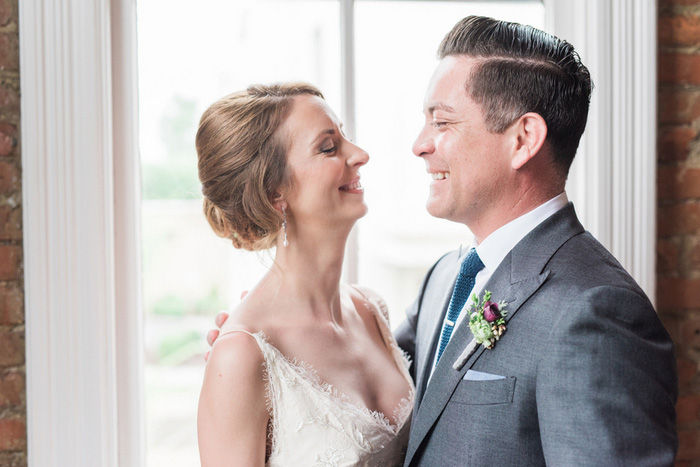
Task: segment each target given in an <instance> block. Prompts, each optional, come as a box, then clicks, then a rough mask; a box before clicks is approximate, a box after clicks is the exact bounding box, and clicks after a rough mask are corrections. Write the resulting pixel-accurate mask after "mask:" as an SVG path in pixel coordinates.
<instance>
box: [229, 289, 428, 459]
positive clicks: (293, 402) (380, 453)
mask: <svg viewBox="0 0 700 467" xmlns="http://www.w3.org/2000/svg"><path fill="white" fill-rule="evenodd" d="M368 302H369V303H368V305H369V308H370V309H371V310H373V312H374V315H375V317H376V319H377V323H378V324H379V329H380V330H381V332H382V337H383V338H384V342H385V343H386V345H387V347H388V348H389V349H390V350H391V354H392V356H393V358H394V360H395V361H396V364H397V365H398V367H399V369H400V371H401V372H402V374H403V375H404V377H405V378H406V381H407V382H408V384H409V385H410V393H409V396H408V398H406V399H403V400H402V401H401V403H400V404H399V405H398V407H396V409H395V411H394V413H393V414H392V415H393V419H394V420H396V425H394V424H392V423H391V422H390V420H389V419H388V418H387V417H386V416H385V415H384V414H382V413H379V412H374V411H371V410H369V409H367V408H366V407H360V406H358V405H356V404H354V403H353V402H351V401H350V400H348V398H347V397H345V396H344V395H343V394H341V393H340V392H338V391H336V390H335V389H334V388H333V387H332V386H331V385H329V384H324V383H323V382H322V381H320V379H319V378H318V376H317V375H316V373H315V371H314V370H313V368H311V366H310V365H307V364H305V363H304V362H299V361H293V360H290V359H288V358H287V357H285V356H284V355H282V354H281V353H280V351H279V350H277V348H275V347H274V346H273V345H272V344H270V343H269V342H268V341H267V339H266V338H265V336H264V335H263V333H262V332H258V333H255V334H251V333H249V332H247V331H242V330H231V331H229V332H244V333H246V334H249V335H251V336H252V337H254V338H255V340H256V341H257V343H258V345H259V346H260V349H261V351H262V353H263V356H264V359H265V367H266V368H265V374H266V380H267V381H266V388H267V403H268V410H269V412H270V419H271V422H270V425H269V426H268V456H267V463H266V465H268V466H270V467H277V466H285V467H289V466H292V467H306V466H329V467H331V466H332V467H341V466H377V467H380V466H381V467H391V466H401V465H402V464H403V459H404V455H405V451H406V446H407V444H408V433H409V425H410V417H411V412H412V410H413V396H414V389H413V382H412V380H411V376H410V374H409V373H408V360H407V359H406V357H405V356H404V354H403V352H402V351H401V349H399V347H398V345H397V344H396V341H395V340H394V338H393V336H392V335H391V330H390V329H389V325H388V320H387V318H386V308H385V306H384V305H383V302H377V301H374V300H371V301H370V300H368ZM227 334H228V332H227Z"/></svg>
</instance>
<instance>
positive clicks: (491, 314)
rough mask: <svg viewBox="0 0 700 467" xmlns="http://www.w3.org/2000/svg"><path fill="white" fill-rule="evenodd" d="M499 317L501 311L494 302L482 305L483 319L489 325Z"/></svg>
mask: <svg viewBox="0 0 700 467" xmlns="http://www.w3.org/2000/svg"><path fill="white" fill-rule="evenodd" d="M500 317H501V311H500V310H499V309H498V305H497V304H496V303H495V302H492V301H490V300H489V301H488V302H486V303H484V319H485V320H486V321H488V322H489V323H493V322H494V321H496V320H497V319H498V318H500Z"/></svg>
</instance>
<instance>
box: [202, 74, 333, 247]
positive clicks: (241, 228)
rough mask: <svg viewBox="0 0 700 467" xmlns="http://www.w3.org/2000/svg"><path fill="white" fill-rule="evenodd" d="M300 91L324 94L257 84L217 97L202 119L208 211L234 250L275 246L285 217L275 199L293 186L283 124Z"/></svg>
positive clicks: (288, 85)
mask: <svg viewBox="0 0 700 467" xmlns="http://www.w3.org/2000/svg"><path fill="white" fill-rule="evenodd" d="M301 94H311V95H314V96H319V97H321V98H323V94H321V91H319V90H318V89H317V88H316V87H314V86H312V85H310V84H306V83H295V82H292V83H276V84H272V85H253V86H250V87H249V88H248V89H246V90H245V91H239V92H235V93H233V94H230V95H228V96H226V97H223V98H222V99H220V100H218V101H216V102H215V103H214V104H212V105H211V107H209V108H208V109H207V110H206V111H205V112H204V114H203V115H202V118H201V120H200V122H199V129H198V130H197V138H196V147H197V154H198V157H199V163H198V170H199V180H200V182H201V183H202V194H203V195H204V215H205V216H206V218H207V220H208V221H209V224H210V225H211V227H212V229H214V232H215V233H216V234H217V235H219V236H220V237H225V238H229V239H230V240H232V242H233V246H234V247H236V248H243V249H246V250H251V251H256V250H264V249H268V248H270V247H272V246H273V245H274V244H275V241H276V239H277V234H278V233H279V231H280V229H281V227H282V216H281V214H280V213H279V212H278V211H277V210H276V209H275V208H274V205H273V202H274V197H275V195H276V193H277V191H278V190H279V189H280V188H281V187H284V186H287V185H288V184H289V173H288V170H287V158H286V150H287V144H286V140H285V138H284V137H283V135H281V134H280V132H279V128H280V126H281V125H282V123H283V122H284V120H285V119H286V117H287V116H288V115H289V112H290V110H291V107H292V103H293V98H294V96H298V95H301Z"/></svg>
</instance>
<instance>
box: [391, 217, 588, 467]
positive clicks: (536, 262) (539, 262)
mask: <svg viewBox="0 0 700 467" xmlns="http://www.w3.org/2000/svg"><path fill="white" fill-rule="evenodd" d="M583 232H584V229H583V227H582V226H581V224H580V223H579V222H578V219H576V214H575V213H574V209H573V206H572V205H571V203H569V205H567V206H566V207H565V208H563V209H561V210H560V211H559V212H557V213H556V214H554V215H553V216H551V217H550V218H549V219H547V220H546V221H544V222H543V223H542V224H541V225H540V226H538V227H537V228H536V229H534V230H533V231H532V232H530V233H529V234H528V235H527V236H526V237H525V238H524V239H523V240H522V241H521V242H520V243H519V244H518V245H516V247H515V248H513V250H512V251H511V252H510V253H509V254H508V255H507V256H506V257H505V259H504V260H503V262H501V264H500V265H499V267H498V269H497V270H496V271H494V274H493V275H492V276H491V278H490V280H489V281H488V283H487V284H486V285H485V286H484V290H490V291H491V292H492V293H493V297H494V299H496V300H505V301H507V302H508V305H507V307H506V310H507V311H508V314H507V315H506V322H509V321H510V320H511V319H512V318H513V317H514V316H515V315H516V314H517V313H518V311H519V310H521V308H522V306H523V304H525V303H526V302H527V300H528V299H529V298H530V296H532V294H534V293H535V292H536V291H537V290H538V289H539V288H540V287H541V286H542V284H544V282H545V281H546V280H547V278H548V276H549V271H548V270H546V269H545V267H546V265H547V262H549V260H550V258H551V257H552V255H553V254H554V253H555V252H556V251H557V250H558V249H559V248H560V247H561V246H562V245H563V244H564V243H566V241H568V240H569V239H570V238H572V237H573V236H575V235H577V234H580V233H583ZM450 290H451V289H450ZM443 314H444V310H443ZM421 318H422V317H421ZM440 323H442V321H440ZM437 332H439V331H437ZM509 332H511V333H512V332H517V329H515V330H514V329H511V327H510V326H509V329H508V330H507V331H506V333H505V334H504V336H503V339H508V333H509ZM471 341H472V334H471V330H470V329H469V326H468V325H466V323H463V325H460V326H459V327H458V328H457V329H456V331H455V334H454V335H453V337H452V339H451V340H450V343H449V344H448V345H447V347H446V348H445V351H444V353H443V355H442V358H441V359H440V363H439V364H438V366H437V367H436V368H435V372H434V374H433V377H432V379H431V381H430V384H428V385H427V387H425V389H424V392H423V395H422V400H421V399H417V401H419V402H418V403H420V406H419V407H418V409H417V410H416V412H415V414H414V418H413V426H412V427H411V434H410V441H409V445H408V452H407V454H406V464H405V465H409V464H410V462H411V459H412V458H413V455H414V454H415V453H416V451H417V450H418V448H419V447H420V445H421V443H422V442H423V440H424V438H425V437H426V435H427V434H428V432H429V431H430V429H431V428H432V426H433V425H434V424H435V422H436V420H437V419H438V417H439V416H440V414H441V413H442V411H443V410H444V408H445V406H446V405H447V403H448V401H449V399H450V397H451V396H452V393H453V392H454V390H455V389H456V387H457V385H458V384H459V382H460V381H461V379H462V377H463V376H464V374H465V373H466V372H467V370H468V369H469V368H471V367H472V366H473V365H474V363H475V362H476V361H477V360H478V359H479V357H481V355H482V354H483V353H484V351H485V350H486V349H485V347H483V346H482V345H479V346H478V347H476V348H475V349H474V352H473V353H472V354H471V356H469V357H468V358H467V359H466V362H464V364H463V365H462V366H461V367H460V368H459V369H458V370H457V369H455V368H453V364H454V362H455V361H456V360H458V359H459V357H460V354H462V352H463V351H464V349H465V348H466V347H467V346H468V345H469V343H470V342H471ZM432 344H435V342H434V339H433V342H432ZM496 345H499V343H497V344H496ZM433 346H434V345H433ZM428 375H429V373H425V371H424V373H423V379H427V376H428Z"/></svg>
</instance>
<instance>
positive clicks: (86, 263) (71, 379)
mask: <svg viewBox="0 0 700 467" xmlns="http://www.w3.org/2000/svg"><path fill="white" fill-rule="evenodd" d="M340 1H341V12H342V13H341V15H342V21H343V23H342V24H343V31H344V37H345V38H344V39H343V41H342V44H343V45H342V46H343V50H344V52H343V56H344V58H343V62H342V63H343V67H344V68H343V80H344V82H343V90H344V91H343V98H344V105H343V107H344V115H343V118H344V121H345V122H346V125H347V126H348V127H349V128H348V131H354V123H355V120H354V111H353V107H352V106H350V105H349V104H350V103H351V102H354V80H353V77H354V64H353V51H352V36H351V34H352V30H353V15H352V11H353V8H352V6H353V0H340ZM544 3H545V7H546V11H547V27H548V28H549V29H550V30H551V31H553V32H554V33H555V34H556V33H557V32H558V31H560V32H562V36H563V37H564V38H566V39H569V40H570V41H571V42H572V43H574V44H576V46H577V48H578V49H579V50H581V54H582V56H583V57H584V61H585V63H587V64H588V65H589V66H590V68H591V69H592V70H593V73H594V75H593V77H594V80H595V81H596V83H597V90H596V92H595V93H594V100H593V104H592V108H591V116H590V119H589V124H588V129H587V130H586V134H585V135H584V139H583V142H582V148H581V152H582V153H585V154H580V155H579V157H578V158H577V159H578V161H577V163H576V164H577V165H576V167H575V169H574V172H572V175H571V180H570V185H569V193H570V197H571V198H572V199H573V200H574V201H575V203H576V204H577V208H578V210H579V212H580V214H581V217H582V218H583V220H584V222H585V224H586V225H587V226H588V227H589V228H590V229H591V231H592V232H593V233H594V234H596V235H597V236H598V237H599V238H600V239H601V240H602V241H603V243H604V244H606V245H607V246H608V247H609V248H610V249H611V250H612V251H613V253H614V254H615V255H616V256H617V257H618V258H619V259H620V260H621V262H622V264H623V265H624V266H625V267H627V268H628V269H629V270H630V271H631V272H632V274H633V275H634V276H635V277H636V278H637V280H638V281H639V282H640V283H641V284H642V286H643V288H644V289H645V290H646V291H647V293H648V294H649V295H650V296H652V297H653V294H654V284H655V271H654V267H655V266H654V261H655V254H654V245H655V222H654V219H655V210H656V199H655V171H656V154H655V141H656V120H655V115H656V107H655V106H656V82H655V79H656V33H655V31H656V2H655V0H620V1H619V2H618V1H616V2H609V1H608V0H585V1H582V0H544ZM19 8H20V20H19V31H20V45H21V47H20V65H21V75H20V79H21V88H22V100H21V106H22V107H21V117H22V121H21V125H22V126H21V129H22V132H21V133H22V143H21V147H22V167H23V173H22V186H23V213H24V214H23V215H24V239H23V241H24V252H25V253H24V263H25V297H26V303H25V310H26V313H25V316H26V343H27V365H26V369H27V430H28V455H29V465H30V466H34V467H39V466H41V467H46V466H64V465H71V466H95V465H99V466H104V467H113V466H114V467H116V466H120V467H137V466H140V465H143V464H144V436H143V434H144V429H143V377H142V359H143V357H142V349H143V339H142V329H141V323H142V314H141V299H140V291H141V286H140V269H141V268H140V252H139V248H140V247H139V245H140V242H139V232H140V219H139V213H140V199H139V164H138V157H139V156H138V139H137V122H138V120H137V111H136V109H137V103H136V96H137V87H136V83H137V81H136V56H137V55H136V53H137V52H136V14H135V12H136V0H91V1H89V2H88V1H81V0H22V1H21V2H19ZM574 12H575V13H574ZM574 18H576V20H574ZM589 26H591V27H593V26H595V33H592V32H591V31H593V29H590V28H589ZM629 50H631V51H633V52H632V53H630V54H625V52H626V51H629ZM613 156H614V157H613ZM591 179H592V180H596V181H597V186H596V188H595V190H588V192H587V193H586V196H585V197H584V196H583V187H584V182H585V180H591ZM355 241H356V240H352V242H355ZM354 249H355V247H353V246H351V247H350V250H351V258H350V261H348V263H349V264H350V265H349V269H347V270H346V277H348V278H349V279H351V280H352V279H353V278H356V275H357V267H356V261H357V260H356V255H355V253H354V251H353V250H354ZM353 258H354V259H353ZM353 262H354V263H355V265H353Z"/></svg>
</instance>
